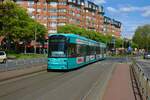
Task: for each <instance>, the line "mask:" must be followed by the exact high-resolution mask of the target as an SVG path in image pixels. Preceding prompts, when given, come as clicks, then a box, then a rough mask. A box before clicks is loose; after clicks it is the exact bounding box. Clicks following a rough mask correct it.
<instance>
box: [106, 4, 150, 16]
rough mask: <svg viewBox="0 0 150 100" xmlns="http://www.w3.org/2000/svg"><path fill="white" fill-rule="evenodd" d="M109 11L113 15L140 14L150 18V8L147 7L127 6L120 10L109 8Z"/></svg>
mask: <svg viewBox="0 0 150 100" xmlns="http://www.w3.org/2000/svg"><path fill="white" fill-rule="evenodd" d="M107 10H108V11H109V12H111V13H130V12H139V13H140V14H141V15H142V16H144V17H150V6H145V7H134V6H126V7H120V8H113V7H107Z"/></svg>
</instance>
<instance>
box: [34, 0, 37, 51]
mask: <svg viewBox="0 0 150 100" xmlns="http://www.w3.org/2000/svg"><path fill="white" fill-rule="evenodd" d="M35 4H36V8H35V11H36V12H35V20H37V1H35ZM36 26H37V25H35V32H34V53H35V54H36V33H37V29H36Z"/></svg>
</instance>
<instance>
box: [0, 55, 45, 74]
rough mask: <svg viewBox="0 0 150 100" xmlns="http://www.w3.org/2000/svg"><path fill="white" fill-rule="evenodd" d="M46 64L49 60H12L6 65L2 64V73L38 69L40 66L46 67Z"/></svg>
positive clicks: (0, 67)
mask: <svg viewBox="0 0 150 100" xmlns="http://www.w3.org/2000/svg"><path fill="white" fill-rule="evenodd" d="M46 63H47V58H33V59H21V60H12V61H8V62H6V63H5V64H0V72H5V71H10V70H18V69H24V68H30V67H36V66H40V65H45V64H46Z"/></svg>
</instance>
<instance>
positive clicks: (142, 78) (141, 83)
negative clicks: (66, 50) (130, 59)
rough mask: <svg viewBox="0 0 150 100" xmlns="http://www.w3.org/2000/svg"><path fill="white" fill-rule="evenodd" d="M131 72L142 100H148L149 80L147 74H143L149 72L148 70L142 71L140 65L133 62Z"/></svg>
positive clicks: (149, 99)
mask: <svg viewBox="0 0 150 100" xmlns="http://www.w3.org/2000/svg"><path fill="white" fill-rule="evenodd" d="M132 70H133V73H134V75H135V79H136V81H137V84H138V88H139V91H140V93H141V95H142V98H143V100H150V78H149V77H148V73H145V72H144V70H150V68H148V69H144V70H143V68H142V67H141V65H139V64H138V63H136V62H135V61H134V63H133V66H132ZM149 74H150V73H149Z"/></svg>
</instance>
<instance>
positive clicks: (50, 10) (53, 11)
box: [48, 8, 57, 13]
mask: <svg viewBox="0 0 150 100" xmlns="http://www.w3.org/2000/svg"><path fill="white" fill-rule="evenodd" d="M48 11H49V12H51V13H56V12H57V9H56V8H52V9H49V10H48Z"/></svg>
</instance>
